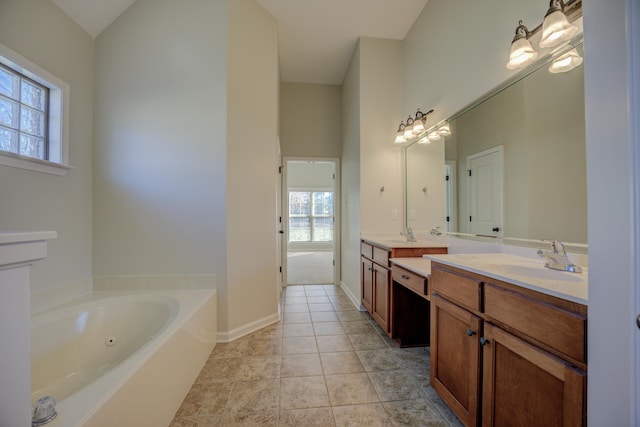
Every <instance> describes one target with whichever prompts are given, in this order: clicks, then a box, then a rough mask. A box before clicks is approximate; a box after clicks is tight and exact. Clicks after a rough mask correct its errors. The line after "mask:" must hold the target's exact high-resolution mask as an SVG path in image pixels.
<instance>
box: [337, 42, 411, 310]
mask: <svg viewBox="0 0 640 427" xmlns="http://www.w3.org/2000/svg"><path fill="white" fill-rule="evenodd" d="M402 77H403V75H402V42H401V41H398V40H385V39H375V38H368V37H361V38H360V40H359V43H358V47H357V49H356V51H355V52H354V55H353V57H352V59H351V64H350V66H349V69H348V70H347V74H346V76H345V81H344V83H343V104H342V105H343V113H344V114H343V124H344V125H343V126H344V128H343V151H342V195H343V196H342V197H343V201H342V224H343V225H342V232H343V234H342V236H343V238H342V276H341V277H342V282H343V284H344V286H345V287H346V288H347V289H348V291H349V292H350V293H351V294H352V296H353V297H354V298H355V299H356V300H358V301H359V300H360V271H359V266H360V233H363V232H364V233H366V232H398V233H399V232H400V231H401V229H402V226H403V215H404V209H403V191H404V190H403V185H402V182H403V167H402V159H403V157H402V148H401V147H398V146H397V145H395V144H393V138H394V137H395V129H393V130H392V131H389V129H390V127H393V126H394V125H395V126H397V124H398V123H399V122H400V120H401V118H402V117H403V113H402ZM383 187H384V190H383V191H381V188H383ZM394 211H395V215H396V218H397V219H396V220H394V219H393V218H392V213H393V212H394Z"/></svg>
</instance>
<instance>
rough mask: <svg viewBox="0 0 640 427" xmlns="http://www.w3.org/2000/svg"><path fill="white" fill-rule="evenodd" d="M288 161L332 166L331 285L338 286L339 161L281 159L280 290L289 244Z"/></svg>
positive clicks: (285, 273) (314, 158)
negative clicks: (325, 163) (329, 164)
mask: <svg viewBox="0 0 640 427" xmlns="http://www.w3.org/2000/svg"><path fill="white" fill-rule="evenodd" d="M289 161H309V162H327V163H333V164H334V173H335V179H334V180H333V217H334V221H333V283H334V284H335V285H339V284H340V206H341V197H340V159H339V158H338V157H293V156H283V157H282V182H281V185H282V187H281V192H282V198H281V212H282V216H281V218H282V224H281V229H282V230H284V234H283V235H282V237H283V240H282V247H281V255H280V256H281V260H282V288H283V289H284V288H286V287H287V283H288V279H287V252H288V250H287V249H288V246H289V245H288V242H289V238H288V236H289V224H288V222H287V220H288V218H289V193H288V186H287V164H288V162H289Z"/></svg>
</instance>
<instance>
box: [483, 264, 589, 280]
mask: <svg viewBox="0 0 640 427" xmlns="http://www.w3.org/2000/svg"><path fill="white" fill-rule="evenodd" d="M486 268H487V270H490V271H494V272H496V273H498V274H505V275H509V276H519V277H523V278H528V279H536V280H554V281H563V282H576V283H580V282H584V281H585V277H583V276H582V274H583V273H569V272H567V271H561V270H554V269H551V268H546V267H544V266H543V265H540V266H538V265H536V266H530V265H520V264H489V265H487V266H486Z"/></svg>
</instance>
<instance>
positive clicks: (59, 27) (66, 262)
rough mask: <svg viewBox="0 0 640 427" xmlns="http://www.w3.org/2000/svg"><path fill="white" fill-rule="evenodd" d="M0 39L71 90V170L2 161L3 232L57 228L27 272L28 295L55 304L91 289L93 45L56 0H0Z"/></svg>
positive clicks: (0, 225) (0, 205) (0, 226)
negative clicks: (18, 166)
mask: <svg viewBox="0 0 640 427" xmlns="http://www.w3.org/2000/svg"><path fill="white" fill-rule="evenodd" d="M0 42H1V43H3V44H4V45H6V46H7V47H8V48H9V49H11V50H13V51H14V52H16V53H18V54H19V55H21V56H23V57H25V58H26V59H28V60H29V61H31V62H33V63H35V64H36V65H38V66H39V67H41V68H43V69H44V70H46V71H48V72H49V73H51V74H53V75H55V76H57V77H58V78H60V79H61V80H63V81H65V82H66V83H68V84H69V85H70V87H71V90H70V96H71V100H70V111H69V151H70V154H69V161H70V164H71V165H72V166H73V167H74V168H73V169H72V170H70V171H69V172H68V173H67V175H66V176H64V177H62V176H54V175H47V174H43V173H38V172H33V171H28V170H22V169H16V168H12V167H9V166H0V199H1V202H0V229H1V230H3V231H22V230H24V231H27V230H35V231H40V230H55V231H57V232H58V238H57V239H56V240H52V241H50V242H49V244H48V253H47V258H46V259H45V260H44V261H41V262H38V263H37V264H35V265H34V267H33V269H32V273H31V291H32V293H33V292H38V291H39V293H40V294H46V297H45V298H44V300H46V302H47V303H48V304H55V303H56V302H61V301H64V300H66V299H69V298H71V297H73V296H77V295H78V294H79V293H84V292H88V291H89V290H90V289H91V154H92V144H91V136H92V129H93V99H94V94H93V69H94V62H93V61H94V44H93V40H92V39H91V37H90V36H89V35H88V34H87V33H85V32H84V31H83V30H82V29H80V27H78V26H77V25H76V24H75V23H74V22H73V21H71V19H70V18H69V17H67V16H66V15H65V14H64V13H63V12H62V10H60V9H59V8H58V7H57V6H55V5H54V4H53V2H49V1H42V0H3V1H1V2H0ZM32 308H43V307H32Z"/></svg>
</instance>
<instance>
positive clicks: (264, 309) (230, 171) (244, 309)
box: [219, 0, 279, 335]
mask: <svg viewBox="0 0 640 427" xmlns="http://www.w3.org/2000/svg"><path fill="white" fill-rule="evenodd" d="M228 47H229V55H228V64H227V72H228V82H227V96H228V98H227V132H228V134H227V169H226V173H227V198H226V205H227V206H226V209H227V257H228V258H227V282H226V286H227V289H226V291H227V304H226V310H227V313H226V317H227V318H226V319H224V318H222V319H221V318H219V322H220V323H221V324H222V326H221V327H220V330H222V331H224V330H227V331H229V333H231V334H232V335H233V334H234V331H238V330H239V328H243V327H246V325H250V324H252V323H253V322H258V323H259V322H261V321H263V320H264V321H274V320H277V319H278V294H277V283H276V277H277V276H276V273H277V271H278V263H277V254H276V235H277V234H276V233H277V229H276V224H277V221H276V197H275V188H276V185H277V182H278V180H279V177H278V169H277V165H276V163H275V159H276V153H277V150H276V148H277V131H278V129H277V126H278V90H279V87H278V79H279V75H278V37H277V23H276V20H275V19H274V18H273V17H272V16H271V15H270V14H268V13H267V12H266V11H265V10H264V9H263V8H262V7H261V6H259V5H258V4H257V2H255V0H233V1H230V2H229V46H228ZM247 122H249V123H250V124H251V125H250V126H247ZM269 319H270V320H269ZM258 326H262V325H258ZM235 333H237V332H235Z"/></svg>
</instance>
